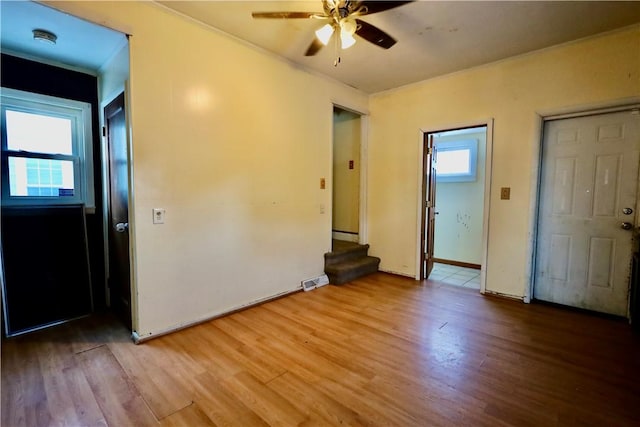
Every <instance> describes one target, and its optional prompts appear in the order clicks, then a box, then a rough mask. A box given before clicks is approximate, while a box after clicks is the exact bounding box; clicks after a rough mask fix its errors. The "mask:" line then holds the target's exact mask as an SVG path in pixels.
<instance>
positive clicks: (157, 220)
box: [153, 208, 166, 224]
mask: <svg viewBox="0 0 640 427" xmlns="http://www.w3.org/2000/svg"><path fill="white" fill-rule="evenodd" d="M165 213H166V211H165V210H164V209H161V208H154V209H153V223H154V224H164V216H165Z"/></svg>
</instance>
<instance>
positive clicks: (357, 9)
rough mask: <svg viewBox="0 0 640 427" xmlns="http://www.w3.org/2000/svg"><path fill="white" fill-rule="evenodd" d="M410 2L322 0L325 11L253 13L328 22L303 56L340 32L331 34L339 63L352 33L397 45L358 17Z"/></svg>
mask: <svg viewBox="0 0 640 427" xmlns="http://www.w3.org/2000/svg"><path fill="white" fill-rule="evenodd" d="M406 3H411V1H366V0H365V1H353V0H322V6H323V9H324V13H318V12H253V13H252V14H251V16H253V17H254V18H270V19H318V20H321V21H329V22H328V23H327V24H325V25H324V26H323V27H321V28H320V29H318V30H317V31H316V32H315V33H316V37H315V38H314V39H313V41H312V42H311V44H310V45H309V47H308V48H307V51H306V52H305V56H313V55H315V54H316V53H318V51H319V50H320V49H321V48H322V47H323V46H326V45H327V44H329V41H330V40H331V37H332V36H333V35H334V34H335V33H339V34H340V37H339V38H338V37H334V40H335V46H336V61H335V62H334V65H335V66H337V65H338V63H340V55H339V51H340V49H347V48H349V47H351V46H353V45H354V44H355V42H356V39H355V38H354V37H353V36H354V35H356V36H359V37H362V38H363V39H365V40H367V41H368V42H370V43H373V44H375V45H376V46H380V47H381V48H383V49H389V48H390V47H391V46H393V45H394V44H396V40H395V39H394V38H393V37H391V36H390V35H389V34H387V33H385V32H384V31H382V30H381V29H380V28H378V27H376V26H375V25H371V24H369V23H367V22H365V21H363V20H362V19H359V17H360V16H364V15H371V14H373V13H378V12H384V11H385V10H389V9H393V8H395V7H398V6H402V5H404V4H406Z"/></svg>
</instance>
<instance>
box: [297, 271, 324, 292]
mask: <svg viewBox="0 0 640 427" xmlns="http://www.w3.org/2000/svg"><path fill="white" fill-rule="evenodd" d="M327 284H329V278H328V277H327V275H326V274H323V275H322V276H319V277H316V278H313V279H307V280H303V281H302V290H303V291H305V292H306V291H310V290H312V289H315V288H319V287H320V286H324V285H327Z"/></svg>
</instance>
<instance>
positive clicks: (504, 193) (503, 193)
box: [500, 187, 511, 200]
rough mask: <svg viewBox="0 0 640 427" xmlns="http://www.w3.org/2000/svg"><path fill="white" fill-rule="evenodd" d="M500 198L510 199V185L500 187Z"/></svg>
mask: <svg viewBox="0 0 640 427" xmlns="http://www.w3.org/2000/svg"><path fill="white" fill-rule="evenodd" d="M500 199H501V200H509V199H511V187H502V188H501V189H500Z"/></svg>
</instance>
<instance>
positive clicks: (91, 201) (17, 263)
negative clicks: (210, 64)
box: [0, 2, 129, 335]
mask: <svg viewBox="0 0 640 427" xmlns="http://www.w3.org/2000/svg"><path fill="white" fill-rule="evenodd" d="M1 9H2V15H3V16H2V17H3V21H2V22H3V24H4V23H5V22H6V23H10V27H11V28H4V27H3V45H2V49H1V51H2V52H1V53H2V63H3V64H2V65H3V67H2V71H3V72H2V78H1V80H2V82H1V83H2V87H3V94H9V91H13V92H16V93H17V92H20V93H21V94H22V95H21V98H23V100H21V101H20V105H17V106H16V108H14V110H16V112H19V113H21V115H22V116H24V115H25V113H28V115H29V116H30V119H38V120H44V121H46V122H47V123H50V124H51V123H56V126H55V128H56V129H61V131H60V134H61V135H63V136H64V137H63V138H62V141H66V142H65V145H64V147H65V148H64V149H62V150H61V149H59V148H56V149H55V151H51V148H50V147H49V146H47V147H49V148H47V147H44V148H40V149H37V147H34V148H28V147H23V148H20V147H19V146H16V147H14V144H13V143H11V144H8V143H7V144H4V145H3V147H5V148H7V150H5V151H6V152H7V153H6V155H5V152H3V158H8V157H9V156H8V154H9V153H8V150H9V148H11V151H12V152H15V153H14V154H12V156H11V157H16V158H19V161H18V165H17V168H18V169H19V170H20V171H21V172H20V173H21V175H20V176H23V175H24V176H25V177H26V178H27V180H26V181H25V182H24V183H25V184H26V185H21V186H20V188H18V187H16V191H18V190H19V191H20V192H21V194H22V193H24V195H21V196H20V197H15V198H14V199H15V200H14V201H13V203H12V206H11V212H10V211H9V210H8V209H6V208H7V207H8V204H7V203H5V200H3V203H2V209H0V214H1V215H0V216H2V220H3V222H4V221H5V220H11V221H13V219H14V217H15V218H18V219H22V218H26V217H25V214H28V218H29V221H25V220H20V224H19V225H17V224H16V225H15V226H13V227H12V229H13V230H14V231H16V232H18V233H20V236H19V237H20V239H19V240H17V241H11V242H10V241H8V240H6V239H5V241H3V242H2V243H3V244H2V252H3V256H4V263H3V265H2V268H3V271H2V274H1V275H0V278H2V279H3V283H2V294H3V305H4V310H5V312H7V311H11V312H17V313H20V314H21V315H23V314H26V315H27V317H24V316H23V317H20V318H15V319H12V320H13V321H12V324H9V323H8V322H5V325H4V326H5V329H6V334H7V335H17V334H21V333H27V332H31V331H33V330H37V329H40V328H44V327H49V326H53V325H56V324H58V323H62V322H66V321H69V320H72V319H75V318H78V317H84V316H89V315H91V314H93V313H97V312H102V311H104V310H107V309H108V308H109V307H110V301H109V289H108V288H107V286H106V280H107V276H108V274H109V272H108V270H107V268H108V267H107V264H106V262H105V259H106V257H107V256H108V247H107V245H108V243H107V239H106V237H105V232H104V231H105V229H104V218H103V213H104V209H105V206H106V205H107V201H106V200H105V191H104V188H105V185H106V184H105V183H106V181H107V178H106V175H105V174H103V172H104V167H105V165H104V162H103V160H104V152H103V144H102V139H101V135H102V132H101V128H102V125H103V120H102V110H103V107H104V105H106V103H108V102H110V101H111V100H112V99H113V97H114V96H115V95H117V94H118V93H120V92H122V90H123V88H124V84H125V83H124V82H125V81H126V80H128V78H129V77H128V76H129V61H128V57H129V50H128V39H127V36H126V35H125V34H123V33H121V32H119V31H116V30H112V29H109V28H106V27H103V26H101V25H97V24H94V23H91V22H88V21H85V20H82V19H80V18H77V17H74V16H72V15H69V14H67V13H62V12H59V11H57V10H56V9H54V8H52V7H49V6H46V5H42V4H39V3H37V2H4V3H3V4H2V6H1ZM35 23H38V25H35ZM8 25H9V24H8ZM36 27H39V28H41V31H44V32H45V33H47V34H49V35H50V37H51V39H53V40H54V41H55V40H82V43H76V44H74V43H72V44H69V43H59V44H57V45H55V46H52V43H49V44H48V45H46V44H43V43H40V42H38V41H37V40H36V41H35V43H34V42H33V40H31V39H30V38H26V37H24V34H29V33H31V32H32V29H33V28H36ZM4 30H7V31H4ZM50 30H54V31H55V32H51V31H50ZM34 36H35V34H34ZM53 44H55V43H53ZM33 76H46V78H34V77H33ZM27 98H29V99H33V100H34V102H35V101H37V103H38V105H41V106H43V107H46V108H39V109H38V111H37V114H32V113H33V112H34V110H33V109H31V110H29V109H26V107H25V106H24V105H25V104H24V102H25V100H26V99H27ZM14 99H17V98H15V96H14ZM45 99H47V100H48V101H47V102H46V103H43V101H44V100H45ZM78 103H80V104H82V106H83V107H82V108H79V107H78V108H77V107H75V106H77V105H79V104H78ZM9 104H10V103H9V102H8V101H5V100H3V102H2V107H3V108H2V113H3V120H2V121H3V129H4V122H5V121H6V120H5V117H4V115H5V113H6V111H7V109H8V110H10V111H9V113H10V114H11V115H13V113H12V112H11V111H13V110H12V109H11V107H10V105H9ZM45 104H46V105H45ZM62 105H66V106H67V107H65V108H66V109H65V111H67V110H68V111H67V113H68V114H67V113H65V116H64V117H63V116H62V115H61V114H62V113H61V109H60V108H61V106H62ZM74 111H75V113H74ZM31 116H33V117H31ZM28 129H32V130H33V129H37V130H39V131H40V132H44V133H46V134H47V136H48V139H39V141H40V140H42V141H49V140H50V139H51V138H52V132H51V131H49V130H48V128H46V127H43V126H42V125H41V124H37V125H36V126H33V125H31V126H29V128H28ZM45 129H47V130H45ZM12 132H13V131H12ZM12 135H13V133H12ZM53 135H55V133H53ZM14 148H15V149H14ZM23 159H28V160H29V162H28V163H29V164H28V165H27V164H26V163H27V162H26V160H23ZM22 165H24V168H23V167H22ZM36 166H37V167H36ZM2 169H3V170H4V171H7V167H3V168H2ZM18 169H16V170H18ZM22 169H25V170H24V172H25V173H24V174H22ZM27 169H28V171H27ZM27 172H29V173H28V174H27ZM27 175H28V176H27ZM15 176H17V175H15ZM3 177H6V178H7V180H5V181H6V182H3V186H4V185H5V184H9V185H10V183H9V181H8V178H10V176H9V175H8V174H5V175H3ZM12 179H13V178H12ZM21 182H22V180H21ZM16 183H17V180H16ZM22 187H27V188H24V190H23V189H22ZM29 187H32V188H29ZM3 188H4V187H3ZM7 194H8V193H7V192H5V191H4V190H3V196H6V195H7ZM16 196H18V194H17V193H16ZM14 222H15V221H14ZM71 230H73V231H74V233H75V232H76V231H77V233H75V234H74V235H73V236H74V237H73V238H72V237H70V235H69V234H70V231H71ZM5 234H6V233H5ZM24 236H34V237H37V239H38V241H35V240H33V239H26V238H25V237H24ZM25 241H29V242H31V244H32V245H34V246H33V247H34V248H35V247H37V248H38V253H35V252H34V251H31V252H30V253H29V254H28V257H22V256H21V253H22V252H21V250H22V246H23V245H22V242H25ZM61 245H62V246H64V247H65V248H67V249H65V251H62V252H60V250H59V248H60V247H62V246H61ZM45 248H49V250H45ZM69 248H71V249H69ZM24 259H28V260H29V261H30V266H31V267H32V266H33V265H38V268H37V269H33V268H21V263H23V261H22V260H24ZM7 272H11V273H12V274H11V275H7V274H6V273H7ZM32 272H36V273H37V274H38V275H39V276H40V277H29V275H31V273H32ZM14 273H15V274H14ZM7 278H9V279H11V283H10V282H9V281H7V280H5V279H7ZM70 278H73V283H74V285H77V286H75V287H74V288H73V290H72V292H67V293H65V292H66V290H68V289H70V287H69V283H71V280H70ZM25 283H28V284H29V286H25ZM5 285H6V286H5ZM15 285H18V288H19V291H20V294H18V295H16V294H15V293H14V292H13V290H12V289H9V288H12V287H15ZM7 287H8V288H7ZM7 296H9V297H7ZM22 296H24V297H26V298H21V297H22ZM35 301H38V304H40V305H41V306H43V307H47V311H46V313H45V311H44V310H40V309H39V308H38V306H37V305H34V302H35ZM58 302H60V303H61V304H62V305H64V310H60V309H59V307H61V306H62V305H61V304H58ZM43 313H44V314H43Z"/></svg>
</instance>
